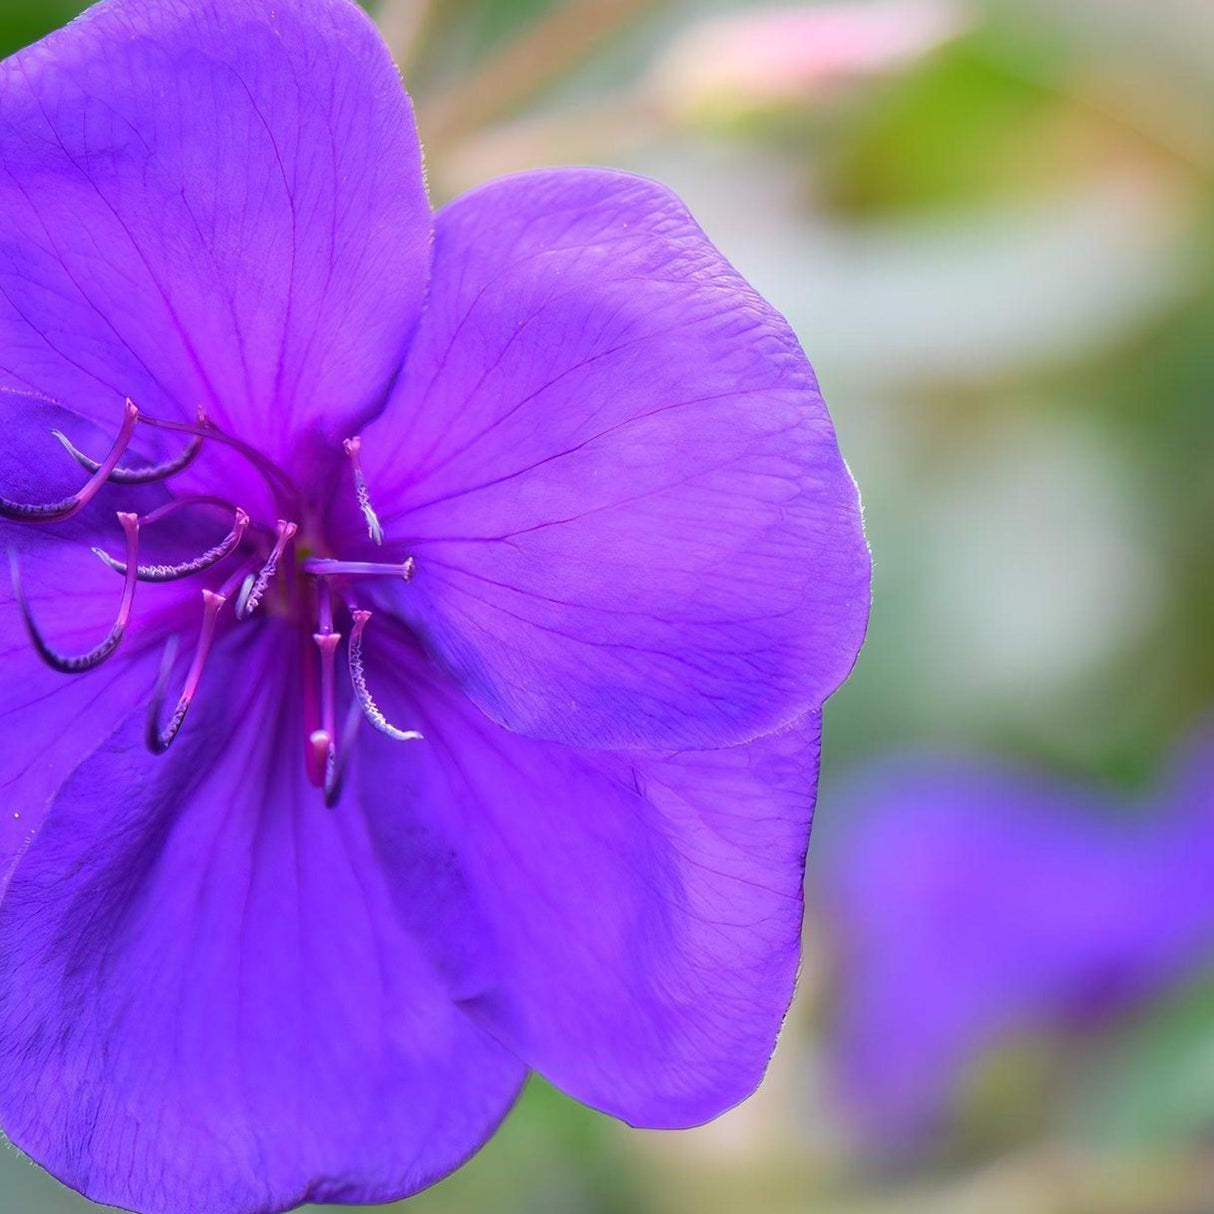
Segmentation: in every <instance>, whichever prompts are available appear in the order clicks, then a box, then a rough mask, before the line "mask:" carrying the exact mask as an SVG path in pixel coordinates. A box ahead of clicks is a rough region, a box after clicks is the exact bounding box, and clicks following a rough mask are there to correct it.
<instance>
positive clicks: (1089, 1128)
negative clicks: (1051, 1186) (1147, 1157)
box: [1077, 975, 1214, 1148]
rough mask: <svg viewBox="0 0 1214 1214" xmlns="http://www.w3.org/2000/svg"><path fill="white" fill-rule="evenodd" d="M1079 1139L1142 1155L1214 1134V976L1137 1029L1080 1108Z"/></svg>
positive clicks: (1118, 1049)
mask: <svg viewBox="0 0 1214 1214" xmlns="http://www.w3.org/2000/svg"><path fill="white" fill-rule="evenodd" d="M1077 1128H1078V1129H1079V1132H1080V1133H1081V1134H1082V1135H1083V1136H1085V1137H1089V1138H1094V1139H1095V1140H1096V1141H1097V1142H1100V1143H1103V1144H1107V1145H1109V1146H1113V1147H1117V1148H1122V1147H1141V1146H1147V1147H1149V1146H1156V1145H1164V1144H1170V1143H1175V1142H1176V1141H1178V1140H1183V1139H1186V1138H1190V1139H1191V1138H1194V1137H1197V1136H1204V1135H1206V1134H1208V1133H1209V1132H1210V1131H1211V1130H1212V1129H1214V975H1210V976H1208V977H1206V978H1204V979H1203V980H1202V981H1200V982H1199V983H1197V984H1195V985H1193V986H1189V987H1186V988H1185V990H1183V991H1182V992H1181V993H1180V994H1178V995H1176V996H1174V997H1173V998H1172V999H1170V1000H1168V1001H1166V1002H1165V1003H1163V1004H1161V1005H1160V1006H1159V1007H1158V1008H1156V1009H1155V1010H1154V1011H1152V1012H1151V1013H1150V1014H1149V1015H1148V1016H1147V1017H1146V1018H1145V1019H1143V1020H1142V1021H1140V1022H1139V1023H1138V1024H1137V1025H1135V1026H1134V1027H1133V1028H1131V1029H1130V1030H1129V1032H1128V1034H1127V1035H1126V1036H1124V1037H1123V1038H1122V1039H1121V1040H1120V1041H1119V1043H1118V1045H1117V1047H1116V1052H1115V1054H1114V1055H1113V1057H1112V1058H1111V1059H1110V1065H1109V1066H1108V1067H1107V1068H1106V1069H1105V1070H1104V1071H1103V1073H1102V1075H1101V1076H1100V1078H1099V1079H1098V1080H1095V1081H1093V1083H1092V1085H1091V1086H1090V1087H1089V1089H1088V1090H1087V1091H1086V1092H1085V1093H1084V1095H1083V1097H1082V1098H1081V1100H1080V1102H1079V1104H1078V1107H1077Z"/></svg>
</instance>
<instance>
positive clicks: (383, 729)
mask: <svg viewBox="0 0 1214 1214" xmlns="http://www.w3.org/2000/svg"><path fill="white" fill-rule="evenodd" d="M353 615H354V627H353V629H352V630H351V632H350V648H349V662H350V682H351V683H352V684H353V686H354V695H355V696H356V697H357V699H358V704H359V707H360V708H361V709H362V713H363V716H364V717H366V718H367V720H368V721H370V722H371V724H372V725H374V726H375V728H376V729H378V730H379V732H380V733H384V734H387V735H388V737H390V738H395V739H396V740H397V741H398V742H416V741H420V740H421V739H422V734H420V733H418V732H417V730H416V729H397V728H396V726H395V725H393V724H392V723H391V722H390V721H389V720H388V719H387V717H385V716H384V714H383V713H382V712H380V710H379V706H378V705H377V704H376V703H375V700H374V699H373V698H372V696H371V690H370V688H369V687H368V686H367V671H366V667H365V666H364V664H363V629H364V628H366V626H367V621H368V620H369V619H370V618H371V613H370V612H369V611H362V610H358V609H356V610H355V611H354V612H353Z"/></svg>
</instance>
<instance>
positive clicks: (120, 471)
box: [51, 409, 206, 485]
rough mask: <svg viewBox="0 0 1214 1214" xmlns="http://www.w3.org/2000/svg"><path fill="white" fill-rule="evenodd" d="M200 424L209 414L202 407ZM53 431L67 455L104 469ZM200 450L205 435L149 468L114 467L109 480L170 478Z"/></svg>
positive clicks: (94, 469)
mask: <svg viewBox="0 0 1214 1214" xmlns="http://www.w3.org/2000/svg"><path fill="white" fill-rule="evenodd" d="M198 424H199V425H200V426H204V425H206V414H205V413H204V412H203V411H202V410H201V409H199V410H198ZM51 433H52V434H53V435H54V436H55V437H56V438H57V439H58V440H59V441H60V442H61V443H62V444H63V448H64V450H65V451H66V452H67V453H68V455H70V456H71V457H72V459H74V460H75V461H76V463H78V464H79V465H80V466H81V467H82V468H84V469H85V470H86V471H88V472H99V471H100V470H101V463H100V462H99V461H98V460H95V459H92V458H91V457H90V456H87V455H85V454H84V452H83V451H81V450H80V449H79V448H78V447H77V446H75V445H74V444H73V443H72V440H71V439H69V438H68V436H67V435H66V434H64V433H63V431H62V430H52V431H51ZM201 450H202V435H200V434H195V435H194V436H193V437H192V438H191V439H190V441H189V442H188V443H187V444H186V445H185V447H183V448H182V450H181V452H180V453H179V454H177V455H175V456H173V457H172V459H167V460H164V461H163V462H162V463H159V464H153V465H151V467H148V468H120V467H115V468H111V469H110V474H109V478H108V479H109V480H110V481H112V482H113V483H114V484H116V485H150V484H152V483H153V482H154V481H167V480H168V479H169V477H170V476H175V475H176V474H177V473H178V472H184V471H185V469H186V468H188V467H189V466H190V465H191V464H192V463H193V462H194V460H195V459H197V458H198V453H199V451H201Z"/></svg>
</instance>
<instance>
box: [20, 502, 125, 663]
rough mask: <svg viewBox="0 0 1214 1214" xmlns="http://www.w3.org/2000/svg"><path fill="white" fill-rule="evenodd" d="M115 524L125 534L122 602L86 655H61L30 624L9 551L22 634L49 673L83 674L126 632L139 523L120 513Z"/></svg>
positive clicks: (98, 661)
mask: <svg viewBox="0 0 1214 1214" xmlns="http://www.w3.org/2000/svg"><path fill="white" fill-rule="evenodd" d="M118 521H119V522H120V523H121V524H122V530H123V532H124V533H125V535H126V568H127V574H126V580H125V581H124V582H123V585H122V599H121V601H120V602H119V604H118V615H117V616H116V617H115V619H114V623H113V624H112V625H111V627H110V630H109V632H107V633H106V635H105V637H104V638H103V639H102V640H101V641H100V642H99V643H98V644H96V645H94V646H93V648H92V649H90V650H89V651H88V652H87V653H81V654H74V655H68V654H62V653H59V652H58V651H57V650H55V649H52V648H51V647H50V645H48V644H47V642H46V640H45V638H44V637H43V636H42V633H41V632H40V631H39V630H38V626H37V624H35V623H34V617H33V615H32V613H31V612H30V607H29V603H28V602H27V601H26V598H25V592H24V590H23V589H22V586H21V568H20V565H19V564H18V561H17V554H16V553H15V552H11V551H10V553H9V561H10V565H11V569H12V576H13V593H14V594H15V595H16V598H17V605H18V606H19V607H20V609H21V616H22V619H24V620H25V627H26V631H28V632H29V635H30V640H31V641H32V642H33V645H34V648H35V649H36V650H37V651H38V656H39V657H40V658H42V660H43V661H44V662H45V663H46V664H47V665H48V666H49V667H50V668H51V669H52V670H58V671H60V672H61V673H62V674H83V673H84V671H86V670H92V669H93V668H94V667H95V666H100V665H101V663H102V662H104V661H105V660H106V658H108V657H109V656H110V655H111V654H112V653H113V652H114V650H116V649H117V648H118V646H119V644H120V643H121V641H122V637H123V634H124V633H125V632H126V626H127V623H128V621H129V620H130V618H131V605H132V603H133V602H134V599H135V582H136V578H135V570H136V569H137V568H138V564H137V562H138V559H139V520H138V518H137V517H136V516H135V515H133V514H127V513H121V514H119V515H118Z"/></svg>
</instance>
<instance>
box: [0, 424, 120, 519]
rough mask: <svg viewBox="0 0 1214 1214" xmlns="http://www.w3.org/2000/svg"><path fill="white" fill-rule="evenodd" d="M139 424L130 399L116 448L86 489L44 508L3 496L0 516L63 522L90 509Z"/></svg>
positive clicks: (98, 466) (0, 501)
mask: <svg viewBox="0 0 1214 1214" xmlns="http://www.w3.org/2000/svg"><path fill="white" fill-rule="evenodd" d="M138 421H139V410H138V408H136V406H135V403H134V402H133V401H131V400H128V401H127V402H126V404H125V405H124V406H123V411H122V426H121V427H120V428H119V430H118V437H117V438H115V439H114V445H113V446H112V447H111V448H110V452H109V454H108V455H107V456H106V457H105V459H104V460H102V461H101V463H100V464H98V465H97V471H96V472H94V473H93V475H92V476H91V477H90V478H89V480H88V482H87V484H85V486H84V488H82V489H81V490H79V491H78V492H77V493H73V494H72V496H71V497H65V498H63V499H61V500H60V501H57V502H49V503H47V504H46V505H44V506H43V505H31V504H30V503H28V502H14V501H10V500H9V499H8V498H6V497H0V517H2V518H8V519H14V520H16V521H17V522H22V523H61V522H63V520H64V519H69V518H71V517H72V515H74V514H76V513H77V512H79V511H80V510H82V509H83V508H84V507H85V506H87V505H88V504H89V502H91V501H92V500H93V498H94V497H96V496H97V494H98V493H99V492H100V490H101V488H102V486H103V485H104V484H105V482H106V481H107V480H109V478H110V473H111V472H113V471H114V469H115V468H116V467H117V466H118V461H119V460H120V459H121V458H122V453H123V452H124V451H125V450H126V449H127V447H128V446H129V445H130V441H131V436H132V435H133V434H134V433H135V423H136V422H138Z"/></svg>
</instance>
